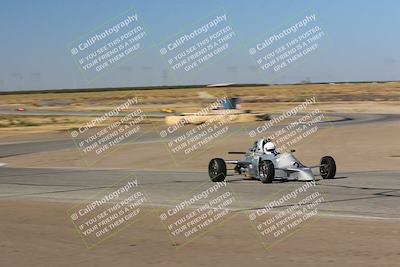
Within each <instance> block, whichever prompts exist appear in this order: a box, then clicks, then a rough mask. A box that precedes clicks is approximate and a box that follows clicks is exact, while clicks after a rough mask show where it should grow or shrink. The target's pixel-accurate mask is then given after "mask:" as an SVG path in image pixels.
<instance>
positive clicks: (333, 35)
mask: <svg viewBox="0 0 400 267" xmlns="http://www.w3.org/2000/svg"><path fill="white" fill-rule="evenodd" d="M131 8H134V9H135V11H136V12H137V14H138V16H139V18H140V22H141V23H143V25H144V28H145V31H146V34H147V36H146V38H147V39H146V41H145V42H143V43H142V47H141V50H140V53H138V54H137V55H135V56H132V57H127V58H126V59H125V60H124V61H123V62H120V63H117V64H116V65H115V66H113V68H112V70H110V71H108V72H106V73H104V74H102V75H99V76H98V77H97V76H96V77H95V79H90V80H89V81H88V79H87V77H85V76H86V74H85V73H84V72H82V70H80V67H79V65H78V64H76V62H75V61H74V59H73V57H72V56H71V53H70V52H69V50H68V49H69V48H68V45H69V44H70V43H71V42H73V41H74V40H80V38H81V39H82V38H83V39H84V37H85V36H88V33H90V32H92V31H94V29H101V27H103V26H102V25H104V23H106V22H107V21H110V20H112V19H113V18H118V17H119V16H120V15H121V14H123V13H124V12H126V11H127V10H129V9H131ZM399 11H400V2H399V1H395V0H391V1H389V0H386V1H382V0H381V1H377V0H376V1H363V0H348V1H345V0H336V1H322V0H320V1H304V0H296V1H293V0H292V1H289V0H279V1H278V0H275V1H262V0H257V1H244V0H237V1H233V0H228V1H221V0H219V1H217V0H202V1H189V0H186V1H185V0H170V1H167V0H142V1H138V0H136V1H128V0H120V1H105V0H103V1H102V0H96V1H94V0H92V1H89V0H88V1H77V0H71V1H50V0H48V1H41V0H38V1H20V0H13V1H11V0H3V1H2V8H1V10H0V28H1V49H0V90H2V91H6V90H7V91H8V90H32V89H64V88H90V87H119V86H142V85H146V86H150V85H166V84H167V85H175V84H209V83H224V82H234V83H265V82H267V83H268V82H271V83H293V82H299V81H301V80H304V79H306V78H308V79H310V80H311V81H314V82H321V81H359V80H399V79H400V73H399V70H400V53H399V52H398V49H399V47H400V35H399V34H398V26H399V25H400V18H399V15H398V12H399ZM225 13H226V14H227V16H228V18H229V19H228V22H227V25H229V26H230V27H231V28H232V29H233V30H234V32H235V38H234V40H232V41H231V43H230V44H229V45H230V46H229V50H227V51H226V53H225V54H223V55H222V54H221V55H219V56H216V57H215V58H213V59H212V60H210V61H209V62H207V63H205V64H204V66H202V67H201V68H199V69H196V70H193V71H191V72H189V73H185V72H182V71H174V70H172V69H171V68H170V66H169V65H168V63H167V59H168V58H166V57H163V56H162V55H161V54H160V52H159V49H160V48H161V47H163V46H165V45H166V44H167V43H169V42H170V41H171V40H174V38H175V37H176V36H179V34H180V33H184V32H190V31H191V30H193V29H195V28H197V27H198V26H201V25H203V24H204V23H205V22H207V21H209V20H210V19H211V18H213V17H215V15H218V14H220V15H221V14H225ZM309 14H316V17H317V21H316V22H315V23H316V24H315V25H318V26H319V27H320V28H321V29H322V30H323V32H324V34H325V35H324V38H323V40H321V41H320V42H319V43H318V50H317V51H315V53H311V54H310V55H307V56H304V57H303V58H301V59H299V60H298V61H297V62H296V63H295V64H293V65H290V66H288V67H286V68H285V70H283V71H278V72H277V73H270V72H268V73H266V72H263V71H261V70H259V69H258V67H257V63H256V61H255V58H254V57H252V56H250V55H249V52H248V49H249V48H250V47H253V46H254V45H255V44H257V43H259V42H260V41H262V40H263V39H265V38H267V37H268V36H270V35H271V34H273V33H276V32H279V31H281V30H283V29H285V28H287V27H290V26H291V25H293V24H294V23H296V22H297V21H298V20H300V19H302V18H304V16H306V15H309ZM82 36H83V37H82Z"/></svg>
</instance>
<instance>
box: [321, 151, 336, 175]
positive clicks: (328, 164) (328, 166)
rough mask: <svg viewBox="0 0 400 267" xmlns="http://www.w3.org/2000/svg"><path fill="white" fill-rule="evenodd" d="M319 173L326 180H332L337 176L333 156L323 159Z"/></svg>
mask: <svg viewBox="0 0 400 267" xmlns="http://www.w3.org/2000/svg"><path fill="white" fill-rule="evenodd" d="M320 165H321V167H319V173H320V174H321V176H322V178H324V179H332V178H334V177H335V175H336V162H335V160H334V159H333V158H332V157H331V156H324V157H322V158H321V162H320Z"/></svg>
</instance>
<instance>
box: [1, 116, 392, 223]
mask: <svg viewBox="0 0 400 267" xmlns="http://www.w3.org/2000/svg"><path fill="white" fill-rule="evenodd" d="M335 115H336V116H338V117H341V118H340V119H338V120H336V121H333V122H329V123H325V124H322V125H321V126H322V127H345V126H348V125H355V124H369V123H374V124H376V125H379V123H385V122H391V121H397V120H399V119H400V116H398V115H374V114H364V115H359V114H357V115H353V114H335ZM240 130H243V131H246V129H242V128H240ZM137 141H138V142H157V141H159V138H158V136H157V135H156V134H150V135H146V136H145V137H143V138H142V139H141V140H137ZM73 146H74V144H73V142H71V140H70V139H62V140H52V141H36V142H23V143H8V144H0V151H1V153H0V157H3V158H4V157H7V156H11V155H19V154H28V153H34V152H43V151H50V150H58V149H63V148H71V147H73ZM124 177H136V178H137V179H138V182H139V184H140V185H141V186H142V187H143V189H144V190H145V192H146V193H147V195H148V197H149V200H150V203H149V205H151V206H157V207H161V208H162V207H173V206H175V205H176V204H177V203H179V202H180V201H182V200H184V199H186V198H190V197H191V195H190V194H189V195H188V192H189V191H191V190H193V189H194V188H198V187H199V186H202V187H208V186H210V187H211V186H213V183H211V182H209V179H208V174H207V172H206V171H204V172H183V171H158V170H154V171H151V170H147V171H143V170H126V169H125V170H120V169H83V168H11V167H7V166H3V167H0V199H2V200H7V199H25V200H31V199H35V200H43V201H62V202H64V201H66V202H88V201H90V200H94V199H95V196H96V195H98V194H106V193H107V192H111V191H113V188H115V187H113V186H112V185H113V184H115V181H118V180H120V179H122V178H124ZM399 178H400V171H379V172H373V171H372V172H343V173H337V175H336V178H335V179H330V180H320V181H318V182H317V186H316V187H315V188H313V190H314V191H318V192H319V193H321V194H322V195H323V196H324V201H323V202H322V203H321V204H320V206H319V209H318V210H319V215H326V216H338V217H358V218H365V219H382V220H386V219H388V220H400V205H398V204H399V201H398V200H399V197H400V183H399V182H398V181H399ZM301 185H302V183H300V182H281V181H276V182H274V183H273V184H268V185H264V184H261V183H260V182H259V181H256V180H243V179H242V178H241V177H239V176H229V177H227V188H229V190H230V191H232V192H233V193H234V194H235V196H236V198H235V199H236V201H235V202H234V203H233V205H232V206H231V207H230V208H231V209H233V210H236V211H245V212H246V211H252V210H256V209H260V208H263V207H264V206H265V205H266V204H267V203H268V202H269V201H271V200H273V199H276V198H279V196H283V195H284V194H287V193H290V192H292V191H293V190H295V189H296V188H298V187H299V186H301ZM194 193H196V191H194ZM194 193H193V192H192V193H191V194H194ZM199 205H201V203H199ZM288 205H289V206H290V205H291V202H290V201H289V202H287V203H285V204H284V205H283V206H282V207H277V209H279V208H285V207H286V206H288Z"/></svg>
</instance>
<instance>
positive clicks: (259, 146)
mask: <svg viewBox="0 0 400 267" xmlns="http://www.w3.org/2000/svg"><path fill="white" fill-rule="evenodd" d="M293 152H295V151H294V150H291V151H290V153H278V152H277V151H276V150H275V145H274V144H273V143H272V142H271V141H270V140H269V139H259V140H257V141H256V142H255V143H254V145H253V147H251V148H250V149H249V151H248V152H228V153H229V154H244V158H243V159H242V160H223V159H221V158H214V159H212V160H211V161H210V163H209V165H208V174H209V176H210V179H211V181H213V182H222V181H224V180H225V177H226V176H227V167H226V165H227V164H233V165H235V167H234V169H233V170H234V173H236V174H240V175H244V176H245V177H247V178H255V179H259V180H260V181H261V182H262V183H272V181H273V180H274V179H280V180H297V181H315V180H319V179H320V178H319V177H316V176H314V174H313V173H312V171H311V170H312V168H319V172H320V175H321V177H322V178H323V179H331V178H334V177H335V174H336V163H335V160H334V159H333V158H332V157H331V156H324V157H322V158H321V161H320V163H319V164H318V165H315V166H309V167H307V166H304V165H303V164H302V163H301V162H300V161H299V160H298V159H296V157H295V156H294V155H293V154H292V153H293Z"/></svg>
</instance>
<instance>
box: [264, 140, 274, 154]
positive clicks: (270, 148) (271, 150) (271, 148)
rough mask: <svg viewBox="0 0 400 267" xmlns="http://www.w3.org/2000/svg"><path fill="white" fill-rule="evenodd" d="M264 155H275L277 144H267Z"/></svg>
mask: <svg viewBox="0 0 400 267" xmlns="http://www.w3.org/2000/svg"><path fill="white" fill-rule="evenodd" d="M264 153H266V154H270V153H275V144H274V143H272V142H267V143H266V144H265V145H264Z"/></svg>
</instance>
